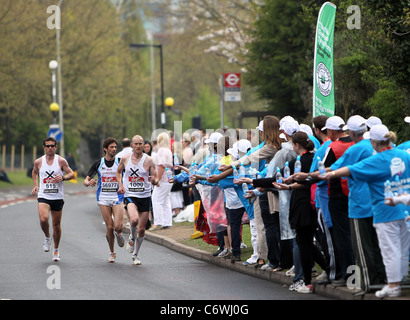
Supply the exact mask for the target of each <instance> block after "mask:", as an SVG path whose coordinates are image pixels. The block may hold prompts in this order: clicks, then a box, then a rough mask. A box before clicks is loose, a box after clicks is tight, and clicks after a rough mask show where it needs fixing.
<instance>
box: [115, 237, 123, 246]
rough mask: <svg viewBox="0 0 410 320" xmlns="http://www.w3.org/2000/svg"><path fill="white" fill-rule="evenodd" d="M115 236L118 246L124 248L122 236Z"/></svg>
mask: <svg viewBox="0 0 410 320" xmlns="http://www.w3.org/2000/svg"><path fill="white" fill-rule="evenodd" d="M115 236H116V237H117V244H118V246H119V247H120V248H122V247H123V246H124V237H123V236H122V234H120V235H118V234H117V233H115Z"/></svg>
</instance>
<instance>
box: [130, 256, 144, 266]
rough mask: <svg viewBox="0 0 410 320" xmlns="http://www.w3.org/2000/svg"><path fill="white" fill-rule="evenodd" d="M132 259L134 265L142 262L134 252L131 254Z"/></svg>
mask: <svg viewBox="0 0 410 320" xmlns="http://www.w3.org/2000/svg"><path fill="white" fill-rule="evenodd" d="M132 261H133V263H134V264H135V265H136V266H137V265H140V264H142V261H141V260H140V259H139V258H138V256H137V255H136V254H134V255H132Z"/></svg>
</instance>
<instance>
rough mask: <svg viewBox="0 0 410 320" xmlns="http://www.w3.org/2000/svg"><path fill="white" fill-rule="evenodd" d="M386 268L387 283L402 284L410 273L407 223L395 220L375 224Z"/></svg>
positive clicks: (409, 235) (409, 239)
mask: <svg viewBox="0 0 410 320" xmlns="http://www.w3.org/2000/svg"><path fill="white" fill-rule="evenodd" d="M373 226H374V228H375V229H376V232H377V237H378V240H379V247H380V251H381V254H382V258H383V263H384V266H385V268H386V276H387V282H389V283H392V282H400V281H401V280H402V279H403V277H404V276H407V275H408V272H409V246H410V232H409V231H408V230H407V225H406V222H405V221H404V219H403V220H395V221H389V222H383V223H375V224H373Z"/></svg>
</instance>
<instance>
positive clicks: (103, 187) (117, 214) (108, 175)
mask: <svg viewBox="0 0 410 320" xmlns="http://www.w3.org/2000/svg"><path fill="white" fill-rule="evenodd" d="M117 147H118V143H117V141H116V140H115V139H114V138H107V139H105V140H104V142H103V149H104V153H105V156H104V157H103V158H101V159H99V160H97V161H95V162H94V163H93V164H92V166H91V168H90V170H89V171H88V173H87V177H86V178H85V180H84V186H86V187H89V186H91V187H94V186H96V185H98V187H97V203H98V206H99V207H100V210H101V215H102V217H103V219H104V222H105V225H106V228H107V232H106V238H107V242H108V247H109V248H110V255H109V258H108V262H111V263H113V262H115V258H116V253H115V251H114V236H115V237H116V238H117V243H118V246H119V247H123V246H124V238H123V237H122V234H121V233H122V221H123V211H122V206H121V204H122V202H123V200H124V195H123V194H120V193H118V182H117V176H116V174H117V168H118V163H119V159H118V157H116V156H115V154H116V152H117ZM96 174H98V181H97V180H95V179H93V177H94V176H95V175H96ZM112 217H114V221H113V218H112Z"/></svg>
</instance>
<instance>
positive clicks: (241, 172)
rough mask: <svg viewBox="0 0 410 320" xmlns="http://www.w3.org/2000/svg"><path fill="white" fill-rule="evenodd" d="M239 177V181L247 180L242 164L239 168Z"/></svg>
mask: <svg viewBox="0 0 410 320" xmlns="http://www.w3.org/2000/svg"><path fill="white" fill-rule="evenodd" d="M238 175H239V179H241V178H245V167H244V166H243V164H242V163H241V165H240V167H239V171H238Z"/></svg>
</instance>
